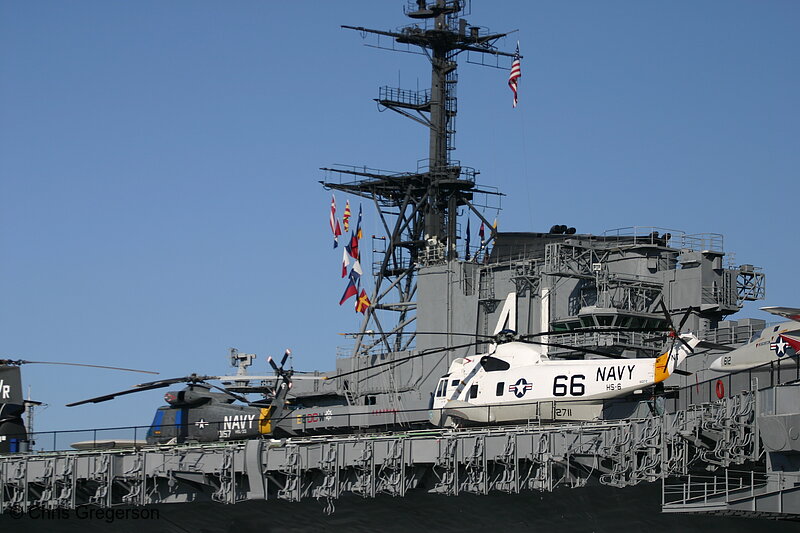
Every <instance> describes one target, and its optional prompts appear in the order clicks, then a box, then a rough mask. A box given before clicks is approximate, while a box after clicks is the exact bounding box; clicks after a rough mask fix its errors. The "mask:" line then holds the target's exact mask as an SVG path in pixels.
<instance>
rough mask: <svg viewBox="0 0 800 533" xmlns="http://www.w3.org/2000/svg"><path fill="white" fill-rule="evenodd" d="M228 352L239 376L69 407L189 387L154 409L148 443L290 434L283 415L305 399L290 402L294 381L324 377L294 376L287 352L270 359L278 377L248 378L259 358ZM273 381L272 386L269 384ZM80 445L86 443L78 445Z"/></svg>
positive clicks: (158, 384) (142, 387)
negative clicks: (253, 396) (257, 396)
mask: <svg viewBox="0 0 800 533" xmlns="http://www.w3.org/2000/svg"><path fill="white" fill-rule="evenodd" d="M230 354H231V363H232V364H233V366H236V367H238V369H239V373H238V374H237V375H233V376H206V375H198V374H191V375H188V376H184V377H177V378H169V379H161V380H157V381H151V382H147V383H140V384H139V385H136V386H135V387H132V388H130V389H126V390H123V391H120V392H114V393H111V394H106V395H103V396H98V397H95V398H89V399H87V400H81V401H78V402H73V403H70V404H67V407H75V406H78V405H83V404H87V403H101V402H105V401H108V400H112V399H114V398H117V397H119V396H124V395H127V394H133V393H137V392H144V391H149V390H154V389H160V388H164V387H169V386H170V385H176V384H179V383H185V384H186V386H185V387H184V388H183V389H181V390H176V391H168V392H167V393H166V394H164V400H165V401H166V402H167V405H165V406H162V407H159V408H158V409H157V410H156V414H155V417H154V418H153V422H152V424H151V425H150V428H149V430H148V432H147V437H146V442H147V444H177V443H183V442H187V441H192V442H215V441H220V440H241V439H250V438H256V437H260V436H264V435H274V436H281V435H290V434H291V433H292V432H291V431H290V429H288V426H289V424H287V423H285V420H286V416H285V413H286V411H287V407H288V406H289V405H290V404H293V405H294V404H298V403H299V402H300V401H301V400H300V399H299V398H297V397H295V398H294V399H293V400H292V401H291V402H290V401H289V399H288V394H289V391H290V390H291V388H292V384H293V380H297V379H317V380H322V379H325V377H324V376H304V375H295V371H294V370H292V369H286V368H284V367H285V365H286V361H287V359H288V358H289V356H290V355H291V351H290V350H286V352H285V353H284V354H283V358H282V359H281V361H280V364H276V363H275V361H274V360H273V359H272V357H269V358H268V362H269V364H270V366H272V369H273V370H274V371H275V374H274V375H266V376H253V375H248V374H246V371H245V369H246V368H247V367H248V366H250V365H251V364H252V361H253V359H254V358H255V354H245V353H239V351H238V350H236V349H235V348H231V350H230ZM273 380H274V383H271V382H272V381H273ZM210 381H222V382H223V385H224V386H219V385H214V384H212V383H209V382H210ZM251 381H260V382H261V384H260V385H251V384H250V382H251ZM243 393H259V394H260V395H261V396H262V397H261V399H259V400H256V401H251V400H249V399H248V398H246V397H245V396H243V395H242V394H243ZM301 396H302V395H301ZM313 396H314V399H315V400H316V401H320V400H324V398H325V397H326V396H330V394H329V393H325V392H323V393H322V394H316V395H313ZM235 402H239V403H235ZM282 422H284V423H283V424H282ZM282 426H287V428H283V427H282ZM80 444H82V443H78V445H80ZM78 445H73V446H78Z"/></svg>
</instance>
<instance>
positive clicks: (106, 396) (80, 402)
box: [67, 383, 171, 407]
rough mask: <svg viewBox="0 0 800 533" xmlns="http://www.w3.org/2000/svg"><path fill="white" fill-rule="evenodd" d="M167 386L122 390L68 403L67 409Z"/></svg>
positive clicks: (158, 385) (166, 384)
mask: <svg viewBox="0 0 800 533" xmlns="http://www.w3.org/2000/svg"><path fill="white" fill-rule="evenodd" d="M169 385H171V383H156V384H151V385H147V386H145V387H135V388H133V389H128V390H124V391H120V392H112V393H111V394H106V395H105V396H97V397H95V398H89V399H88V400H81V401H79V402H72V403H68V404H67V407H75V406H76V405H83V404H85V403H100V402H106V401H108V400H113V399H114V398H116V397H117V396H124V395H126V394H133V393H134V392H143V391H147V390H153V389H160V388H162V387H167V386H169Z"/></svg>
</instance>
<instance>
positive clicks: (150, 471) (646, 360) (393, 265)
mask: <svg viewBox="0 0 800 533" xmlns="http://www.w3.org/2000/svg"><path fill="white" fill-rule="evenodd" d="M468 7H469V3H468V2H465V1H463V0H418V1H414V2H410V3H408V4H407V5H405V6H404V14H405V15H406V16H407V17H408V18H410V23H409V24H408V25H406V26H403V27H401V28H399V29H397V30H386V31H385V30H378V29H370V28H365V27H360V26H344V28H346V29H351V30H355V31H357V32H360V33H361V34H362V35H364V36H365V37H367V38H369V37H370V36H375V37H378V36H379V37H380V38H381V39H380V40H376V43H377V44H376V45H377V46H379V47H386V48H388V49H390V50H401V51H403V50H405V49H414V50H417V51H422V52H424V53H423V54H422V57H425V58H427V60H428V61H429V63H430V67H431V85H430V88H426V89H423V90H413V91H412V90H406V89H400V88H393V87H383V88H381V89H380V90H379V92H378V97H377V98H376V101H377V103H378V105H379V107H380V108H381V109H385V110H391V111H394V112H396V113H398V114H400V115H402V116H405V117H407V118H410V119H412V120H414V121H416V122H419V123H421V124H422V125H423V126H424V127H425V129H426V135H427V136H428V137H427V138H428V141H429V142H428V144H429V153H428V154H427V155H428V157H427V158H426V159H424V160H423V161H422V162H420V163H419V164H418V165H417V168H415V169H413V170H412V171H408V172H386V171H380V170H374V169H369V168H365V167H343V166H336V167H330V168H324V169H322V172H323V175H322V180H321V186H322V187H324V188H326V189H328V190H330V191H331V192H332V193H333V194H337V193H338V194H339V195H340V196H341V195H345V196H346V197H348V198H360V199H361V200H362V201H363V202H364V203H365V204H366V205H368V206H371V208H372V207H374V211H375V214H376V216H377V217H378V218H379V220H380V223H381V225H382V227H383V228H384V230H385V235H384V236H382V237H380V238H376V239H374V242H373V243H372V249H373V258H372V259H373V260H372V264H371V265H367V264H362V263H361V258H362V254H361V252H360V251H359V247H361V248H362V249H363V248H365V247H366V246H369V245H368V244H367V243H366V239H364V241H363V242H362V236H361V235H360V233H361V216H360V214H359V216H358V221H357V222H356V220H355V219H356V217H355V213H350V212H349V205H348V207H347V211H346V212H345V216H346V217H348V220H346V221H342V222H341V223H340V218H339V217H338V216H337V213H336V210H335V207H334V206H335V199H334V201H333V203H332V210H331V218H330V220H331V230H332V232H333V234H334V236H338V237H339V240H340V241H341V247H342V248H343V249H344V251H343V254H344V256H343V257H344V259H343V263H344V264H343V267H342V268H343V277H347V278H348V280H347V281H348V289H347V291H346V292H345V295H344V296H343V300H345V301H348V302H350V303H353V305H355V306H356V309H357V310H359V311H360V312H361V313H363V316H364V318H363V322H362V325H361V328H360V329H359V330H358V331H354V332H352V333H351V334H350V335H349V337H350V338H351V339H352V340H353V343H352V346H351V347H350V349H349V351H348V352H347V353H340V354H339V355H338V357H337V358H336V362H335V369H334V370H330V371H324V372H313V373H296V372H294V371H293V370H291V369H290V368H287V366H286V365H287V358H288V355H289V354H288V352H287V354H286V355H285V356H284V357H283V359H282V360H280V361H272V360H270V363H271V365H272V367H273V370H274V374H270V375H267V376H257V375H252V374H250V373H248V367H249V366H250V365H251V364H252V360H253V357H252V355H251V354H244V353H239V352H237V351H236V350H231V354H230V355H231V362H232V364H233V365H234V366H235V367H236V373H235V374H233V375H231V376H198V375H194V374H193V375H191V376H186V377H181V378H174V379H163V380H159V381H152V382H149V383H145V384H142V385H140V386H137V387H135V388H133V389H129V390H125V391H119V392H116V393H111V394H109V395H107V396H101V397H96V398H91V399H88V400H85V401H84V402H76V404H79V403H90V402H91V403H101V402H105V401H110V400H112V399H113V398H115V397H117V396H120V395H127V394H133V393H136V392H139V391H143V390H153V389H158V388H166V387H170V386H178V389H177V390H174V391H172V390H171V391H169V392H168V393H167V394H166V396H165V398H166V401H167V405H165V406H164V407H161V408H159V410H158V412H157V414H156V418H155V420H154V421H153V424H152V425H151V426H149V427H147V428H133V429H131V428H122V429H117V430H108V431H96V432H93V433H92V435H91V438H90V439H89V440H85V441H83V442H80V443H77V444H76V443H68V442H66V441H63V439H62V438H61V437H58V439H57V438H56V436H55V434H54V437H53V441H52V443H50V442H48V439H47V437H46V435H45V434H39V435H29V434H28V433H27V432H26V428H25V423H24V416H25V410H26V407H27V409H30V408H31V407H32V406H30V405H26V402H25V400H24V399H23V396H22V390H21V389H22V383H21V377H20V365H21V364H22V363H24V362H23V361H12V360H2V361H0V384H2V387H5V388H0V392H2V394H3V396H2V398H3V400H2V401H3V402H4V403H3V404H2V410H0V413H1V414H2V417H3V418H0V437H2V438H1V439H0V447H1V448H0V451H2V453H1V454H0V527H2V528H3V531H23V530H31V531H33V530H38V529H41V530H47V531H91V530H94V529H103V528H109V527H112V526H111V524H113V528H114V530H119V531H134V530H136V531H154V532H155V531H170V532H172V531H175V532H178V531H180V532H186V531H193V532H194V531H197V532H203V531H236V532H237V533H245V532H249V531H260V532H261V531H317V530H319V529H321V528H324V529H328V530H341V531H408V530H411V529H415V528H424V529H426V530H427V529H431V530H436V531H464V530H475V529H486V528H497V527H503V528H515V529H520V530H533V529H547V530H558V531H561V530H563V531H618V530H620V528H635V529H636V530H648V531H674V530H682V531H686V530H691V531H694V530H706V529H708V528H711V527H719V528H727V529H728V530H731V531H740V530H744V529H747V530H752V531H760V530H767V529H769V530H770V531H784V530H786V531H789V530H797V524H796V523H795V522H793V520H795V519H797V518H798V517H800V439H798V437H799V436H800V367H799V366H798V365H797V357H796V351H795V350H797V349H799V348H800V341H798V340H797V339H798V337H797V336H796V335H795V333H793V330H794V331H795V332H796V330H798V329H800V324H798V323H797V320H798V319H800V311H798V310H792V309H785V308H774V309H773V312H775V313H776V314H779V315H781V316H783V317H785V318H786V319H788V322H786V323H784V324H782V325H780V326H775V328H774V330H766V331H765V332H764V330H765V327H766V324H765V322H764V321H761V320H755V319H742V320H732V319H731V318H730V317H731V315H734V314H735V313H736V312H738V311H739V310H740V309H741V308H742V306H743V305H744V304H745V303H746V302H749V301H759V300H763V299H764V298H765V274H764V273H763V272H762V270H761V269H760V268H759V267H757V266H754V265H752V264H735V263H734V262H733V260H732V259H731V257H732V255H731V254H730V253H729V252H727V251H726V250H725V248H724V240H723V236H722V235H719V234H714V233H701V234H693V233H687V232H684V231H681V230H680V229H671V228H660V227H644V226H633V227H627V228H618V229H611V230H608V231H604V232H603V233H601V234H587V233H580V232H578V231H577V230H576V229H575V228H572V227H568V226H565V225H554V226H552V227H551V228H550V229H549V230H548V231H546V232H503V231H499V230H498V228H497V225H496V224H495V222H494V220H493V218H494V214H495V213H496V211H497V210H498V208H499V199H500V198H501V196H502V193H501V192H500V191H498V190H496V189H494V188H492V187H485V186H481V185H480V184H478V182H477V177H478V175H479V172H478V171H476V170H475V169H472V168H470V167H468V166H466V165H464V164H462V163H461V162H460V161H457V160H455V159H453V158H452V154H453V151H454V147H455V144H454V136H455V117H456V114H457V111H458V107H457V104H456V102H457V100H456V86H457V82H458V77H457V74H456V73H457V67H458V59H459V57H463V56H465V55H467V54H469V56H470V58H471V59H473V60H474V61H477V62H483V63H484V64H486V63H491V64H494V65H497V66H501V67H502V68H504V69H508V71H509V72H510V75H509V86H510V88H511V90H512V91H513V95H514V98H516V83H517V77H515V69H516V73H517V74H519V62H520V60H521V55H520V54H519V50H518V49H517V50H516V51H514V50H507V51H503V50H500V49H499V48H498V47H497V46H496V43H497V41H498V40H500V39H501V38H502V37H504V36H506V35H507V34H506V33H493V32H491V31H489V30H487V29H486V28H483V27H480V26H477V25H472V24H471V23H469V22H467V20H466V19H465V17H466V16H468V15H469V14H470V13H469V10H468ZM387 43H389V44H387ZM474 61H473V62H474ZM354 205H355V204H354ZM339 207H340V208H341V204H340V206H339ZM490 213H492V214H490ZM459 217H461V219H460V218H459ZM460 220H472V221H473V223H475V225H476V226H477V225H478V224H477V223H479V224H480V232H479V237H480V238H479V239H478V238H475V240H474V241H473V242H472V243H471V242H470V233H471V229H470V226H469V222H467V223H466V225H464V224H462V223H461V221H460ZM342 225H343V226H344V232H343V234H342V231H341V226H342ZM474 229H475V228H473V229H472V231H474ZM376 243H377V244H376ZM370 274H371V275H372V276H373V277H374V283H373V284H372V285H371V287H372V288H371V289H370V292H369V293H367V291H366V289H365V288H362V284H361V283H360V278H361V276H367V275H370ZM364 287H366V285H364ZM350 298H352V300H351V299H350ZM771 327H772V326H771ZM759 334H761V336H760V337H759ZM757 350H762V351H761V352H758V351H757ZM762 352H763V353H764V354H766V356H764V357H762V358H761V359H759V358H758V356H757V354H758V353H762ZM744 353H750V354H756V356H754V357H755V358H750V359H747V360H746V361H744V362H741V361H743V359H742V358H741V357H742V356H741V354H744ZM331 366H333V365H331ZM256 398H257V399H256ZM63 437H64V438H68V437H69V436H68V435H66V436H63ZM32 441H35V442H36V446H32V445H31V442H32ZM68 444H74V446H73V448H76V449H70V448H69V446H68Z"/></svg>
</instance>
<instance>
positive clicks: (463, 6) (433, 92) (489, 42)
mask: <svg viewBox="0 0 800 533" xmlns="http://www.w3.org/2000/svg"><path fill="white" fill-rule="evenodd" d="M468 6H469V3H468V1H467V0H433V1H430V0H414V1H411V2H409V3H408V4H407V5H406V7H405V9H404V13H405V15H406V16H408V17H409V18H411V19H413V20H414V21H416V22H415V23H413V24H411V25H409V26H405V27H402V28H400V29H399V30H397V31H383V30H374V29H369V28H364V27H360V26H342V27H343V28H346V29H351V30H356V31H358V32H361V34H362V35H367V34H373V35H376V36H378V38H379V39H380V36H386V37H390V38H391V39H392V42H391V47H388V46H383V45H380V41H379V45H378V46H377V47H378V48H384V49H388V50H393V51H403V52H411V51H414V53H420V54H424V55H425V56H426V57H427V58H428V59H429V61H430V64H431V86H430V89H426V90H422V91H414V90H404V89H400V88H392V87H381V88H380V90H379V96H378V98H377V99H376V101H377V102H378V104H379V105H381V106H383V107H385V108H388V109H391V110H392V111H395V112H397V113H399V114H401V115H403V116H406V117H408V118H410V119H412V120H414V121H416V122H418V123H420V124H422V125H423V126H425V127H427V128H428V130H429V150H428V152H429V153H428V158H427V160H423V161H421V162H418V165H417V169H416V172H407V173H399V174H390V173H385V172H381V171H372V170H369V169H366V168H363V169H357V168H335V169H331V168H323V169H322V170H324V171H326V172H327V173H328V177H335V176H337V175H338V178H339V180H338V182H334V181H332V180H326V181H323V182H321V183H322V184H323V186H324V187H325V188H328V189H335V190H340V191H343V192H347V193H350V194H355V195H358V196H361V197H363V198H367V199H370V200H372V201H373V202H374V204H375V207H376V210H377V212H378V213H379V215H380V219H381V222H382V224H383V227H384V229H385V231H386V234H387V236H388V237H389V238H388V241H384V242H386V245H385V250H383V252H384V253H383V258H382V260H381V261H380V262H379V263H378V261H376V264H375V268H374V273H375V289H374V292H373V294H372V297H371V301H372V306H371V307H369V308H368V310H367V313H366V315H365V317H364V321H363V323H362V326H361V332H360V334H359V335H358V336H357V337H356V346H355V349H354V352H353V354H354V355H358V354H359V353H365V352H368V351H370V350H371V349H372V348H374V347H377V346H379V345H382V346H381V348H385V349H386V350H387V351H399V350H405V349H407V348H408V347H409V346H410V345H411V343H412V342H413V340H414V333H413V331H412V332H407V331H406V329H407V328H409V326H410V325H411V323H412V322H413V321H414V320H415V315H414V311H415V307H414V297H415V292H416V279H415V278H416V270H415V269H416V267H417V266H418V265H420V264H435V263H444V262H447V261H452V260H455V259H457V258H458V252H457V248H456V242H457V238H458V224H457V217H458V209H459V207H462V206H467V207H468V208H469V209H470V210H471V211H473V212H474V213H475V214H476V215H477V216H478V217H479V218H480V219H481V220H482V221H483V222H484V224H485V225H486V226H487V227H488V228H492V225H491V223H489V222H488V221H487V220H486V219H485V218H484V217H483V215H482V214H481V212H480V211H479V210H478V209H477V208H476V207H475V205H474V204H473V203H472V201H473V196H474V195H475V194H476V193H483V194H486V195H492V194H493V195H499V193H497V192H496V191H489V190H481V189H479V188H478V187H477V185H476V183H475V177H476V175H477V174H478V172H477V171H476V170H475V169H472V168H468V167H463V166H461V164H460V162H458V161H455V160H453V159H452V158H451V157H450V153H451V152H452V151H453V150H454V149H455V145H454V137H455V117H456V112H457V109H458V107H457V102H456V85H457V82H458V77H457V73H456V70H457V68H458V63H457V56H458V54H460V53H462V52H468V53H469V54H473V53H474V54H477V55H478V56H480V57H481V58H483V57H486V56H493V57H494V58H495V61H496V62H498V63H499V58H501V57H509V58H511V57H513V56H514V54H510V53H506V52H501V51H499V50H497V49H496V48H495V46H494V43H495V41H497V40H498V39H500V38H501V37H504V36H506V35H508V34H507V33H490V32H488V31H487V30H485V29H484V28H481V27H478V26H471V25H469V24H468V23H467V21H466V20H465V19H464V18H463V16H465V15H467V14H468V11H469V8H468ZM418 49H419V51H417V50H418ZM481 64H484V65H485V64H486V63H483V62H482V63H481ZM489 66H493V65H491V64H489ZM498 66H499V64H498ZM490 231H491V237H490V240H493V239H494V238H495V232H494V229H491V230H490ZM377 311H387V312H395V313H397V315H396V316H397V320H396V322H395V323H396V325H395V326H393V328H392V329H387V328H384V326H383V324H382V323H381V320H380V319H379V315H378V314H377ZM381 316H384V315H381ZM371 321H372V322H374V325H375V331H377V332H378V334H379V335H378V339H377V340H374V339H373V340H371V341H370V342H369V343H367V342H365V341H364V334H365V333H366V332H367V331H368V329H371V328H370V327H369V325H370V322H371ZM392 337H394V340H392Z"/></svg>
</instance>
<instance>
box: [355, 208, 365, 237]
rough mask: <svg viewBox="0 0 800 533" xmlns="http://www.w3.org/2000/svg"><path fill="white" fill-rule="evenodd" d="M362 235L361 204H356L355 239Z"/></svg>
mask: <svg viewBox="0 0 800 533" xmlns="http://www.w3.org/2000/svg"><path fill="white" fill-rule="evenodd" d="M363 236H364V235H362V234H361V204H358V223H357V224H356V239H360V238H361V237H363Z"/></svg>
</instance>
